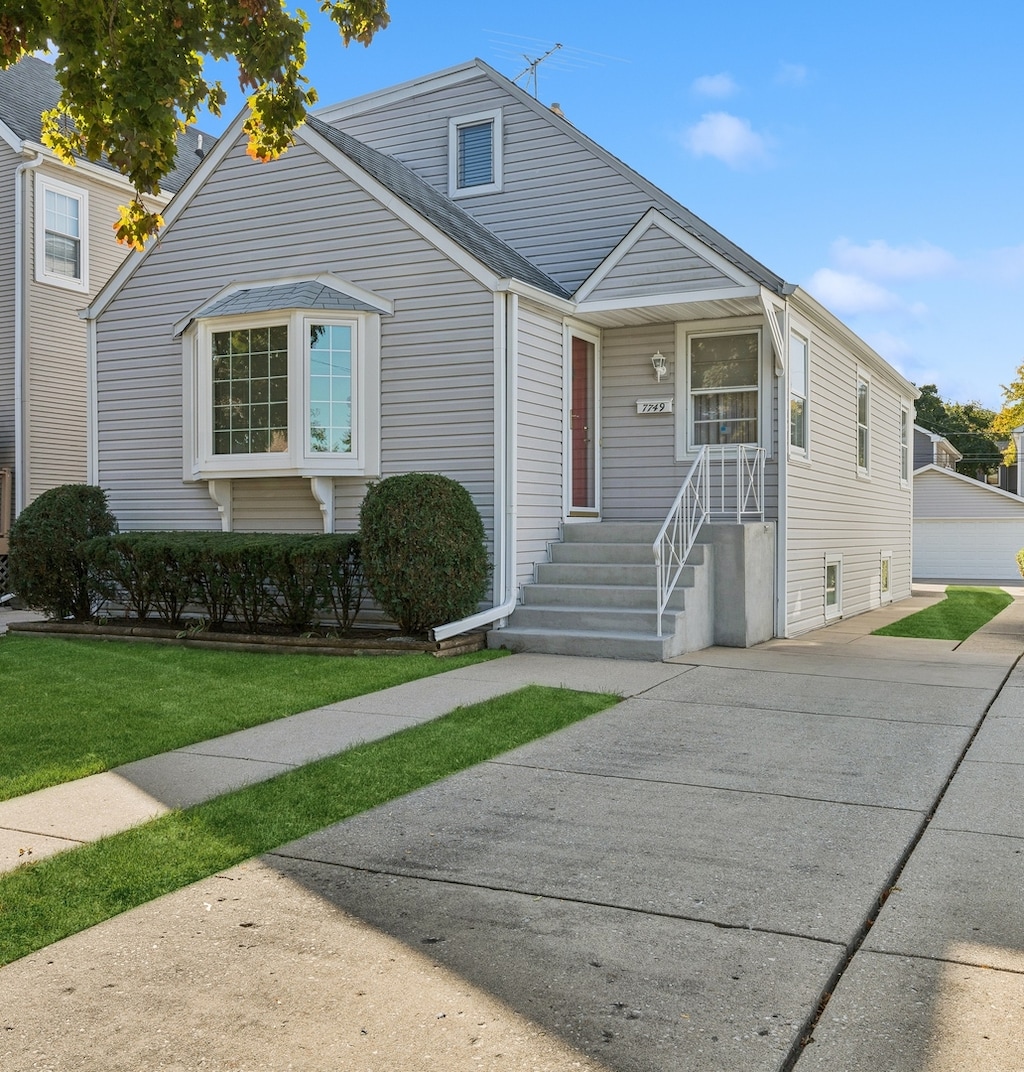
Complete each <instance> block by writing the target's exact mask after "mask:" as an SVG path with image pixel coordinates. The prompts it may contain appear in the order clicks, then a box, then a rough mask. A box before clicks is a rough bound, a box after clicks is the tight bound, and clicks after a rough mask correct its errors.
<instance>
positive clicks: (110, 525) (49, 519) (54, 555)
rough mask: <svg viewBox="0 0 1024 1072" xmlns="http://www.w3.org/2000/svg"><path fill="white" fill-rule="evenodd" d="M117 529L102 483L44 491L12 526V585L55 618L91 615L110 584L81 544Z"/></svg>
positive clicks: (67, 485)
mask: <svg viewBox="0 0 1024 1072" xmlns="http://www.w3.org/2000/svg"><path fill="white" fill-rule="evenodd" d="M116 531H117V520H116V519H115V518H114V515H113V514H111V513H110V511H109V510H108V509H107V496H106V493H105V492H104V491H103V489H102V488H97V487H93V486H92V485H90V484H64V485H62V486H61V487H59V488H51V489H50V490H49V491H44V492H43V494H42V495H40V496H39V498H38V499H35V500H34V501H33V502H31V503H30V504H29V505H28V506H26V507H25V509H24V510H22V512H21V513H20V514H19V515H18V517H17V518H16V519H15V522H14V524H13V525H12V526H11V542H10V580H11V588H12V590H13V591H14V592H16V593H17V594H18V596H20V597H21V599H22V601H23V602H24V603H25V604H26V605H27V606H29V607H33V608H34V609H36V610H41V611H45V612H46V613H47V614H49V615H50V616H51V617H53V618H69V617H70V618H79V619H81V618H88V617H90V616H91V615H92V613H93V611H94V609H95V607H96V605H97V604H98V602H99V601H100V600H101V599H103V598H105V597H106V596H107V594H108V593H107V587H108V586H107V585H106V584H104V582H102V581H101V580H100V578H99V576H98V575H97V573H96V572H95V570H94V569H93V568H92V567H90V566H89V565H88V564H87V562H86V560H85V558H84V557H83V556H82V555H81V553H80V552H79V546H80V545H81V544H82V543H83V542H84V541H85V540H89V539H92V538H93V537H94V536H109V535H110V534H111V533H114V532H116Z"/></svg>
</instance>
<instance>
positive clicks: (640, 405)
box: [636, 398, 672, 413]
mask: <svg viewBox="0 0 1024 1072" xmlns="http://www.w3.org/2000/svg"><path fill="white" fill-rule="evenodd" d="M636 411H637V413H671V412H672V399H671V398H638V399H637V400H636Z"/></svg>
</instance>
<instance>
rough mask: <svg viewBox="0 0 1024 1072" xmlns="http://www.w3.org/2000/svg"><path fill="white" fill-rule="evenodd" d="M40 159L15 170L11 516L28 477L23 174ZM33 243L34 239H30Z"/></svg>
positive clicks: (20, 506) (21, 502)
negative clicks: (25, 410)
mask: <svg viewBox="0 0 1024 1072" xmlns="http://www.w3.org/2000/svg"><path fill="white" fill-rule="evenodd" d="M42 162H43V158H42V157H41V156H37V157H35V158H34V159H32V160H26V161H25V162H24V163H22V164H19V165H18V167H17V169H16V170H15V172H14V239H15V240H14V516H15V517H17V516H18V514H20V513H21V511H22V510H23V509H24V507H25V492H26V490H27V488H26V483H27V481H28V459H27V446H28V444H27V442H26V435H25V427H26V422H25V415H24V413H23V412H22V410H23V407H24V405H25V372H26V366H27V363H28V354H27V341H26V332H25V322H26V320H27V319H28V316H27V297H26V295H27V293H28V288H27V287H26V285H25V243H26V241H27V237H28V236H26V234H25V182H24V178H25V176H26V175H27V174H28V173H29V172H30V171H32V170H33V169H34V168H37V167H39V165H40V164H41V163H42ZM33 245H34V240H33Z"/></svg>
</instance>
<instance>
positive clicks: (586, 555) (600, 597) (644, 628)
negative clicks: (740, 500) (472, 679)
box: [487, 521, 714, 661]
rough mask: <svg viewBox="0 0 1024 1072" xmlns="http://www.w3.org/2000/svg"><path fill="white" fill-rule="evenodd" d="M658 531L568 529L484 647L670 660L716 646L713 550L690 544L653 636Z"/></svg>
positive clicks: (645, 527)
mask: <svg viewBox="0 0 1024 1072" xmlns="http://www.w3.org/2000/svg"><path fill="white" fill-rule="evenodd" d="M659 528H660V525H658V524H655V523H645V522H618V521H603V522H591V523H575V524H567V525H565V527H564V531H563V538H562V541H561V542H560V543H553V544H552V545H551V549H550V558H551V561H550V562H543V563H541V564H539V565H538V566H537V580H536V581H535V582H534V583H533V584H528V585H525V586H524V587H523V603H522V604H521V605H520V606H518V607H517V608H516V610H515V611H514V613H513V614H512V615H511V617H510V618H509V619H508V622H507V624H506V625H505V626H504V627H503V628H501V629H492V630H491V632H490V633H489V635H488V640H487V643H488V646H489V647H492V648H508V649H509V650H511V651H531V652H540V653H543V654H547V655H596V656H604V657H606V658H617V659H647V660H652V661H658V660H664V659H670V658H672V657H673V656H674V655H681V654H683V652H687V651H697V650H699V649H700V648H706V647H708V646H709V645H711V644H712V643H714V624H713V621H712V606H713V600H712V592H711V588H712V572H711V566H710V560H711V547H710V545H708V544H696V545H694V548H693V551H692V553H691V555H690V560H689V562H688V563H687V565H686V566H685V567H684V568H683V572H682V575H681V576H680V579H679V584H678V586H677V587H676V590H675V591H674V592H673V594H672V599H671V601H670V603H669V606H668V608H667V609H666V611H665V613H664V615H663V617H662V636H660V637H659V636H657V606H658V596H657V579H656V575H655V567H654V553H653V551H652V549H651V547H652V544H653V543H654V539H655V537H656V536H657V534H658V530H659Z"/></svg>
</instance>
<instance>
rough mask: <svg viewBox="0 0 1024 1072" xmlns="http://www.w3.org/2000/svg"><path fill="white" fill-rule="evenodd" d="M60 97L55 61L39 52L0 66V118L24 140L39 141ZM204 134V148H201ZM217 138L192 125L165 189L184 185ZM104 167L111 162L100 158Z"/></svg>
mask: <svg viewBox="0 0 1024 1072" xmlns="http://www.w3.org/2000/svg"><path fill="white" fill-rule="evenodd" d="M59 99H60V86H59V85H58V84H57V79H56V78H55V77H54V73H53V64H51V63H47V62H46V61H45V60H41V59H39V58H38V57H36V56H25V57H24V58H23V59H21V60H19V62H18V63H16V64H14V66H13V67H7V68H5V69H2V70H0V120H3V122H5V123H6V124H7V125H8V126H9V127H10V128H11V130H13V131H14V133H15V134H17V136H18V137H19V138H21V139H22V141H30V142H36V143H38V142H39V140H40V139H41V137H42V132H43V128H42V120H41V118H40V117H41V116H42V113H43V112H45V111H48V110H49V109H50V108H54V107H56V105H57V102H58V100H59ZM200 138H202V139H203V141H202V144H203V146H204V150H202V151H201V150H200V149H199V144H200V143H199V139H200ZM216 140H217V139H216V138H214V137H213V136H212V135H210V134H203V133H202V132H201V131H198V130H196V129H195V127H189V128H188V129H187V130H186V131H185V133H184V134H182V135H181V137H180V139H179V141H178V155H177V158H176V160H175V165H174V168H173V170H172V171H171V172H170V173H169V174H168V175H167V176H166V177H165V178H164V182H163V191H164V193H168V194H173V193H175V192H176V191H178V190H180V189H181V187H182V186H184V185H185V183H186V181H187V180H188V177H189V176H190V175H191V174H192V172H193V171H195V169H196V168H197V167H198V166H199V164H200V163H202V159H203V155H204V151H205V150H209V149H210V148H211V147H212V146H213V143H214V142H215V141H216ZM98 163H99V164H100V165H101V166H103V167H109V166H110V165H109V164H107V163H106V161H104V160H100V161H98ZM111 170H113V169H111Z"/></svg>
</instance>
